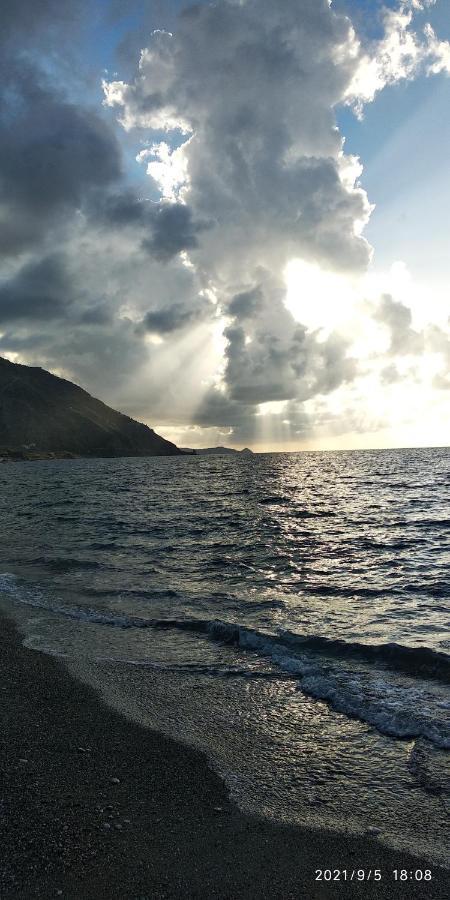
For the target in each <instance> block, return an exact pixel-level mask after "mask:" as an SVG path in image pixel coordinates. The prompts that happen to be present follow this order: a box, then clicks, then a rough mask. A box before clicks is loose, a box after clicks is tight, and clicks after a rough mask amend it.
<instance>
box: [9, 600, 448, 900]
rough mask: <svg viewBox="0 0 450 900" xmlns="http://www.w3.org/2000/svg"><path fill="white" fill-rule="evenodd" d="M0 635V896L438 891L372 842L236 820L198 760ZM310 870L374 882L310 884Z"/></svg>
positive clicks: (408, 861)
mask: <svg viewBox="0 0 450 900" xmlns="http://www.w3.org/2000/svg"><path fill="white" fill-rule="evenodd" d="M0 630H1V634H0V650H1V665H2V676H1V681H0V698H1V710H2V722H1V738H0V739H1V751H0V765H1V787H0V841H1V843H0V854H1V860H0V870H1V871H0V897H1V898H2V900H7V898H27V897H42V898H51V897H57V896H62V897H65V898H77V900H80V898H96V900H98V898H133V900H144V898H145V900H147V898H148V900H154V898H162V897H171V898H174V897H177V898H193V897H196V898H205V900H213V898H216V897H220V898H233V900H234V898H236V900H238V898H239V900H245V898H280V900H281V898H283V900H287V898H296V900H300V898H305V900H313V898H322V897H327V898H328V897H343V898H347V897H353V896H358V897H364V898H372V897H378V898H386V897H389V898H396V897H412V898H416V897H421V898H428V900H431V898H433V900H438V898H444V897H445V896H448V895H449V894H448V890H449V887H450V879H449V873H448V872H446V871H445V870H442V869H438V868H437V867H433V866H431V868H432V870H433V875H434V877H433V881H432V882H431V884H430V883H422V884H419V885H417V884H415V883H412V884H411V883H407V884H405V885H402V884H397V885H396V884H395V883H394V881H393V878H392V874H391V871H392V869H394V868H405V869H408V871H409V870H416V869H418V868H422V869H424V868H430V865H429V864H428V863H427V861H426V860H421V861H420V860H418V859H415V858H413V857H407V856H405V855H404V854H400V853H396V852H394V851H392V850H388V849H386V848H385V847H383V846H382V845H380V844H378V843H377V842H376V841H375V840H374V839H369V838H362V839H355V838H352V837H350V836H346V835H336V834H331V833H327V832H324V831H317V832H313V831H309V830H306V829H301V828H288V827H284V826H278V825H274V824H271V823H269V822H266V821H260V820H258V819H256V818H251V817H249V816H245V815H243V814H242V813H240V812H239V810H238V809H237V808H236V806H235V805H234V804H233V803H232V802H230V800H229V799H228V795H227V790H226V788H225V786H224V784H223V783H222V781H221V780H220V779H219V778H218V777H217V776H216V775H215V774H214V773H213V772H212V771H211V769H210V768H208V765H207V762H206V760H205V758H204V757H203V756H202V755H201V754H199V753H196V752H194V751H192V750H190V749H187V748H186V747H184V746H180V745H178V744H176V743H175V742H174V741H171V740H169V739H168V738H165V737H163V736H162V735H160V734H157V733H154V732H151V731H147V730H146V729H144V728H142V727H140V726H138V725H133V724H130V723H129V722H128V721H126V720H125V719H124V718H122V717H121V716H120V715H118V714H117V713H115V712H113V711H111V710H110V709H109V708H107V707H106V706H105V705H104V704H103V703H102V702H101V701H100V700H99V699H98V697H97V695H96V694H95V692H94V691H93V690H91V689H90V688H87V687H85V686H84V685H81V684H78V683H77V682H76V681H75V680H74V679H73V678H71V677H70V676H69V675H68V674H67V672H66V670H65V669H64V667H63V665H62V664H61V663H60V662H59V661H57V660H56V659H52V658H50V657H47V656H45V655H43V654H41V653H38V652H35V651H30V650H26V649H24V648H23V647H22V646H21V643H20V639H18V638H17V636H16V632H15V629H14V627H13V626H12V624H11V623H9V622H8V621H6V620H5V619H3V618H2V619H1V620H0ZM113 779H118V782H116V781H113ZM317 868H331V869H334V868H339V869H344V868H346V869H348V870H350V871H351V870H352V869H358V868H364V869H366V871H368V870H369V869H372V870H373V869H375V868H380V869H382V874H383V880H382V881H381V882H380V883H376V884H375V883H372V882H366V883H364V884H356V885H355V884H350V883H348V882H347V883H346V882H340V883H337V882H334V883H332V884H328V885H327V884H323V883H321V884H318V883H317V882H315V880H314V879H315V870H316V869H317ZM446 888H447V891H446Z"/></svg>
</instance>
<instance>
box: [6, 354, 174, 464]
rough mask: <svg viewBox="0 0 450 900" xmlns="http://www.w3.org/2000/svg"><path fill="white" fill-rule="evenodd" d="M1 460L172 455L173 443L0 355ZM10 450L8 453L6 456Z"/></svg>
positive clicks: (60, 381)
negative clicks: (7, 458) (5, 458)
mask: <svg viewBox="0 0 450 900" xmlns="http://www.w3.org/2000/svg"><path fill="white" fill-rule="evenodd" d="M0 448H2V449H1V450H0V456H4V457H5V456H6V457H11V456H13V457H14V456H19V457H21V456H22V457H24V456H25V457H30V456H31V457H39V456H42V455H44V456H51V455H53V454H54V455H56V456H71V455H74V456H175V455H180V454H181V453H182V450H179V449H178V447H176V446H175V444H172V443H170V441H166V440H164V438H162V437H159V435H157V434H155V432H154V431H153V429H152V428H148V427H147V425H143V424H142V423H140V422H135V421H134V419H130V418H129V417H128V416H124V415H122V413H119V412H116V411H115V410H114V409H111V408H110V407H109V406H106V405H105V404H104V403H102V402H101V401H100V400H95V398H94V397H91V396H90V394H88V393H87V392H86V391H84V390H83V389H82V388H80V387H78V386H77V385H76V384H72V382H71V381H66V380H65V379H64V378H58V377H57V376H56V375H51V374H50V372H46V371H45V369H40V368H32V367H31V366H22V365H18V364H17V363H11V362H9V361H8V360H7V359H3V358H2V357H0ZM8 451H9V452H8Z"/></svg>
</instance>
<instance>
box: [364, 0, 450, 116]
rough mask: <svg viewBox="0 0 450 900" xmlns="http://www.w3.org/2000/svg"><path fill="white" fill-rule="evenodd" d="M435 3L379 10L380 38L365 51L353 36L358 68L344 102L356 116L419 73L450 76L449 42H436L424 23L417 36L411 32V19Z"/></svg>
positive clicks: (427, 0) (425, 0)
mask: <svg viewBox="0 0 450 900" xmlns="http://www.w3.org/2000/svg"><path fill="white" fill-rule="evenodd" d="M434 3H435V0H422V2H421V0H403V2H400V3H399V4H398V6H397V7H396V8H394V9H390V8H387V7H385V8H384V10H383V16H382V19H383V31H384V33H383V36H382V37H381V38H380V39H379V40H377V41H373V42H372V43H371V45H370V46H369V47H368V48H367V50H365V49H364V48H363V47H362V46H361V43H360V42H359V41H358V39H357V38H356V36H355V50H354V52H355V55H356V56H357V58H358V64H357V67H356V70H355V73H354V75H353V78H352V81H351V83H350V85H349V87H348V90H347V102H348V103H349V104H350V105H352V106H354V108H355V109H356V111H357V113H358V115H359V116H361V115H362V113H363V109H364V105H365V104H366V103H371V102H372V100H373V99H374V98H375V96H376V94H378V93H379V91H382V90H383V89H384V88H385V87H387V86H389V85H393V84H396V83H397V82H399V81H404V80H406V79H412V78H415V77H416V76H417V75H418V73H419V72H421V71H424V72H425V73H426V74H427V75H435V74H438V73H440V72H446V73H447V74H450V42H449V41H441V40H439V39H438V38H437V36H436V34H435V32H434V30H433V28H432V27H431V25H430V24H429V23H428V24H426V25H425V26H424V27H423V28H422V31H421V33H418V32H417V31H416V30H414V26H415V16H416V15H417V14H418V13H422V12H424V11H425V10H426V9H427V8H428V7H430V6H433V5H434Z"/></svg>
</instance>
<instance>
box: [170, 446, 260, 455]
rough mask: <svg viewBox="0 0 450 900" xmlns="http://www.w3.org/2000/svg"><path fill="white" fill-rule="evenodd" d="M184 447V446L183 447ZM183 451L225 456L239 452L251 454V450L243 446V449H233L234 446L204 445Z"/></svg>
mask: <svg viewBox="0 0 450 900" xmlns="http://www.w3.org/2000/svg"><path fill="white" fill-rule="evenodd" d="M183 449H184V448H183ZM184 452H185V453H193V454H195V455H196V456H227V455H229V454H236V453H239V454H241V455H243V456H253V450H250V449H249V448H248V447H244V449H243V450H235V449H234V447H205V448H201V449H200V450H198V449H196V450H188V449H187V448H186V449H184Z"/></svg>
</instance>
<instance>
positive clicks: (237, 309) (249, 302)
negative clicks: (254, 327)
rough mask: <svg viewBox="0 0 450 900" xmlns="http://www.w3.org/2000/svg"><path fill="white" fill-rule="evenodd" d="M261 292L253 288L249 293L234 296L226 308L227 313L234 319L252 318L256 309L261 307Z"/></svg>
mask: <svg viewBox="0 0 450 900" xmlns="http://www.w3.org/2000/svg"><path fill="white" fill-rule="evenodd" d="M261 302H262V291H261V288H260V287H255V288H253V290H251V291H242V292H241V293H240V294H236V295H235V296H234V297H233V299H232V300H231V302H230V304H229V306H228V312H229V313H230V314H231V315H232V316H235V317H236V319H247V318H250V319H251V318H252V317H253V315H254V314H255V312H256V311H257V310H258V307H260V306H261Z"/></svg>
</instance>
